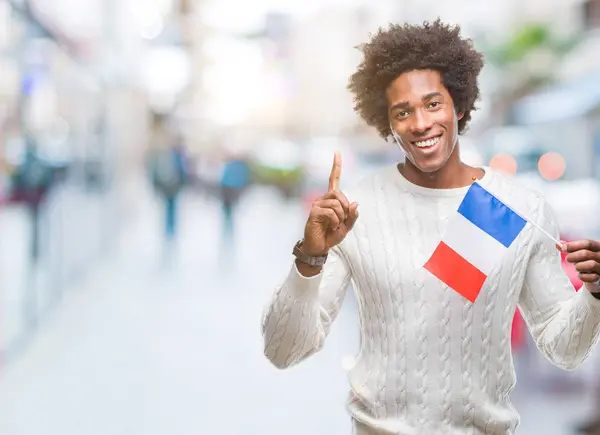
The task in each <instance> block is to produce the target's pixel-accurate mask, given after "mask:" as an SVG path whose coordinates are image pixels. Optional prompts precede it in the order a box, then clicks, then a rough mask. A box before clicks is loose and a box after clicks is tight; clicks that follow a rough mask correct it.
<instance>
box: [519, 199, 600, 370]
mask: <svg viewBox="0 0 600 435" xmlns="http://www.w3.org/2000/svg"><path fill="white" fill-rule="evenodd" d="M538 221H539V222H537V223H538V224H539V225H541V226H542V227H543V228H544V229H545V230H546V231H548V232H549V233H550V234H552V235H553V236H554V237H556V238H557V239H558V238H559V233H558V228H557V224H556V219H555V217H554V213H553V212H552V210H551V209H550V207H549V206H548V204H547V203H546V202H545V201H544V203H543V204H542V206H541V213H540V214H539V217H538ZM534 231H535V233H534V236H533V237H532V241H531V243H533V244H534V245H533V247H532V254H531V257H530V259H529V262H528V265H527V269H526V274H525V279H524V284H523V289H522V291H521V294H520V298H519V308H520V310H521V313H522V314H523V317H524V319H525V321H526V323H527V325H528V328H529V331H530V333H531V335H532V337H533V339H534V341H535V343H536V346H537V348H538V349H539V350H540V351H541V352H542V353H543V354H544V355H545V356H546V358H548V360H549V361H551V362H552V363H553V364H554V365H556V366H557V367H560V368H562V369H564V370H574V369H575V368H577V367H578V366H579V365H580V364H581V363H582V362H583V361H585V359H586V358H587V356H588V355H589V353H590V351H591V350H592V349H593V347H594V346H595V345H596V342H597V340H598V331H599V328H598V326H599V324H600V300H598V299H596V298H594V296H592V294H591V293H590V292H589V291H588V290H587V289H586V288H585V287H582V288H581V289H580V290H579V291H575V289H574V288H573V285H572V284H571V282H570V281H569V278H568V277H567V275H566V273H564V271H563V269H562V265H561V257H560V252H559V251H558V249H556V246H555V244H554V242H553V241H551V240H550V239H549V238H548V237H546V236H544V235H543V234H542V232H541V231H539V230H534Z"/></svg>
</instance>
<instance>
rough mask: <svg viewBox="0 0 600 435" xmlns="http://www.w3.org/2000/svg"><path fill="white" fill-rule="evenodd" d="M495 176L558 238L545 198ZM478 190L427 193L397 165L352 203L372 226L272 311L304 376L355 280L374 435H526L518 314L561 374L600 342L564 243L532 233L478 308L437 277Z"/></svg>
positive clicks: (492, 280) (591, 306)
mask: <svg viewBox="0 0 600 435" xmlns="http://www.w3.org/2000/svg"><path fill="white" fill-rule="evenodd" d="M485 171H486V175H485V177H484V178H483V179H482V180H480V183H481V184H482V185H483V186H484V187H485V188H486V189H488V190H489V191H490V192H492V193H493V194H495V195H496V196H497V197H499V198H500V199H501V200H503V201H504V202H506V203H507V204H508V205H509V206H510V207H512V208H514V209H515V210H516V211H517V212H519V213H520V214H522V215H523V216H525V217H526V218H528V219H529V220H532V221H535V222H536V223H537V224H539V225H541V226H543V227H544V229H545V230H547V231H548V232H550V233H551V234H553V235H555V236H557V235H558V229H557V226H556V222H555V218H554V215H553V213H552V211H551V210H550V209H549V207H548V206H547V204H546V202H545V201H544V200H543V198H541V197H540V196H539V194H537V193H536V192H533V191H531V190H529V189H526V188H523V187H521V186H518V185H516V184H514V183H513V182H512V181H511V180H508V179H506V178H504V177H502V176H501V175H499V174H497V173H494V172H493V171H491V170H490V169H489V168H485ZM467 189H468V187H465V188H458V189H446V190H435V189H427V188H423V187H419V186H415V185H413V184H411V183H409V182H408V181H407V180H406V179H404V178H403V177H402V176H401V175H400V173H399V172H398V171H397V169H396V168H395V166H394V167H387V168H383V169H382V170H379V171H376V172H375V173H374V174H372V175H370V176H368V177H367V178H366V179H365V180H363V181H361V182H360V183H358V184H357V185H356V186H354V187H352V188H351V189H349V190H348V191H346V192H345V193H346V195H347V196H348V198H349V199H350V200H351V201H358V203H359V209H360V218H359V220H358V222H357V223H356V226H355V228H354V230H353V231H352V232H351V233H350V234H349V235H348V237H347V238H346V240H344V241H343V242H342V243H341V244H340V245H339V246H337V247H335V248H334V249H332V250H331V252H330V255H329V259H328V261H327V264H326V265H325V267H324V268H323V271H322V272H321V274H319V275H317V276H315V277H311V278H306V277H303V276H301V275H300V274H299V272H298V270H297V269H296V267H295V265H294V264H293V263H292V267H291V269H290V271H289V273H288V276H287V278H286V279H285V280H284V281H283V282H282V283H281V285H279V286H278V288H277V289H276V291H275V293H274V295H273V297H272V300H271V301H270V302H269V304H268V305H267V307H266V309H265V312H264V316H263V329H262V332H263V337H264V340H265V343H264V349H265V355H266V356H267V358H268V359H269V360H270V361H271V362H272V363H273V364H274V365H275V366H276V367H278V368H286V367H289V366H292V365H294V364H297V363H298V362H300V361H302V360H303V359H304V358H306V357H308V356H309V355H312V354H313V353H315V352H317V351H318V350H319V349H321V348H322V347H323V345H324V343H325V339H326V337H327V334H328V332H329V330H330V327H331V324H332V322H333V321H334V320H335V318H336V316H337V314H338V312H339V310H340V308H341V305H342V302H343V299H344V296H345V293H346V289H347V287H348V284H349V282H350V279H352V281H353V288H354V291H355V293H356V298H357V301H358V307H359V316H360V319H359V321H360V328H361V331H360V337H361V341H360V351H359V354H358V356H357V359H356V364H355V365H354V367H353V368H352V369H351V370H350V371H349V373H348V379H349V382H350V385H351V394H350V396H349V400H348V403H347V407H348V411H349V413H350V414H351V416H352V417H353V421H357V422H360V423H356V424H357V430H359V431H360V433H361V435H362V434H364V435H375V434H377V435H384V434H389V435H391V434H401V435H418V434H423V433H452V434H478V435H479V434H494V435H508V434H513V433H514V431H515V429H516V427H517V426H518V422H519V416H518V414H517V412H516V411H515V409H514V408H513V406H512V404H511V402H510V394H511V391H512V389H513V387H514V384H515V374H514V368H513V365H512V359H511V351H510V332H511V324H512V320H513V315H514V313H515V310H516V309H517V307H519V309H520V310H521V313H522V315H523V317H524V319H525V321H526V322H527V325H528V327H529V329H530V331H531V334H532V336H533V338H534V341H535V343H536V345H537V347H538V348H539V350H540V351H541V352H542V353H543V354H544V355H545V356H546V358H548V359H549V360H550V361H551V362H552V363H554V364H555V365H557V366H558V367H561V368H563V369H566V370H572V369H574V368H576V367H577V366H578V365H579V364H581V363H582V362H583V361H584V360H585V358H586V357H587V356H588V355H589V352H590V350H591V349H592V348H593V346H594V345H595V344H596V342H597V341H598V335H599V331H600V327H599V325H600V301H599V300H596V299H595V298H594V297H593V296H591V295H590V294H589V292H588V291H587V290H585V289H582V290H580V291H579V292H575V291H574V289H573V287H572V286H571V284H570V282H569V280H568V278H567V277H566V276H565V274H564V273H563V271H562V268H561V264H560V255H559V253H558V252H557V251H556V249H555V247H554V243H553V242H552V241H550V240H549V239H548V238H547V237H546V236H544V235H543V234H542V233H541V232H540V231H538V230H536V229H535V228H533V226H531V225H527V226H526V227H525V229H524V230H523V231H522V232H521V234H519V236H518V237H517V239H516V240H515V242H514V243H513V244H512V245H511V247H510V248H509V249H508V250H507V252H506V255H505V256H504V258H503V259H502V262H501V263H500V264H498V265H497V267H496V268H495V269H494V270H493V271H492V273H491V274H490V276H489V277H488V279H487V280H486V282H485V284H484V286H483V288H482V290H481V293H480V294H479V296H478V298H477V300H476V301H475V303H474V304H471V303H470V302H468V301H467V300H466V299H464V298H463V297H462V296H460V295H459V294H457V293H456V292H454V291H453V290H452V289H450V288H448V287H447V286H446V285H444V284H443V283H442V282H440V281H439V280H437V278H435V277H433V276H432V275H431V274H429V272H427V271H426V270H425V269H424V268H423V265H424V263H425V262H426V261H427V259H428V258H429V256H430V255H431V253H432V252H433V250H434V249H435V247H436V245H437V244H438V243H439V241H440V237H441V235H442V234H443V233H444V232H445V231H446V230H448V228H447V223H448V221H449V217H450V216H452V215H453V213H455V212H456V209H457V208H458V205H459V204H460V201H461V200H462V198H463V197H464V194H465V193H466V191H467ZM482 255H485V253H482Z"/></svg>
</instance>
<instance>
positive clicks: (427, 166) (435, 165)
mask: <svg viewBox="0 0 600 435" xmlns="http://www.w3.org/2000/svg"><path fill="white" fill-rule="evenodd" d="M447 161H448V160H447V159H446V160H443V161H441V162H440V161H437V162H416V163H415V164H414V165H415V166H416V168H417V169H418V170H419V171H421V172H424V173H426V174H431V173H434V172H437V171H439V170H440V169H442V168H443V167H444V166H446V162H447Z"/></svg>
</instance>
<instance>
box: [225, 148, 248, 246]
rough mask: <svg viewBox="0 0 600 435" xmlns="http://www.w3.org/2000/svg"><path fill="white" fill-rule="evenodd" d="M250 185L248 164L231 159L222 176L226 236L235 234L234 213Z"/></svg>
mask: <svg viewBox="0 0 600 435" xmlns="http://www.w3.org/2000/svg"><path fill="white" fill-rule="evenodd" d="M249 183H250V168H249V166H248V163H247V162H246V161H245V160H244V159H242V158H237V157H232V158H231V159H229V160H228V161H227V162H226V163H225V165H224V167H223V173H222V175H221V204H222V210H223V224H224V225H223V228H224V235H226V236H232V235H233V232H234V218H235V216H234V213H235V208H236V206H237V204H238V202H239V200H240V197H241V195H242V193H243V192H244V190H245V189H246V188H247V187H248V185H249Z"/></svg>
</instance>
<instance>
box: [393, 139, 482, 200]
mask: <svg viewBox="0 0 600 435" xmlns="http://www.w3.org/2000/svg"><path fill="white" fill-rule="evenodd" d="M458 148H459V147H458V144H457V146H456V147H454V151H453V152H452V155H451V156H450V158H449V159H448V161H447V162H446V164H445V165H444V166H442V167H441V168H440V169H438V170H437V171H433V172H423V171H421V170H420V169H419V168H417V167H416V166H415V165H413V164H412V163H411V162H410V161H409V160H406V161H405V163H404V164H400V165H398V170H399V171H400V173H401V174H402V175H403V176H404V178H406V179H407V180H408V181H409V182H411V183H413V184H416V185H417V186H421V187H426V188H429V189H454V188H458V187H465V186H468V185H470V184H471V183H472V182H473V177H476V178H481V177H482V175H483V174H482V172H483V171H482V170H481V169H478V168H474V167H472V166H469V165H467V164H465V163H463V162H462V161H461V160H460V155H459V151H458Z"/></svg>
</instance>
